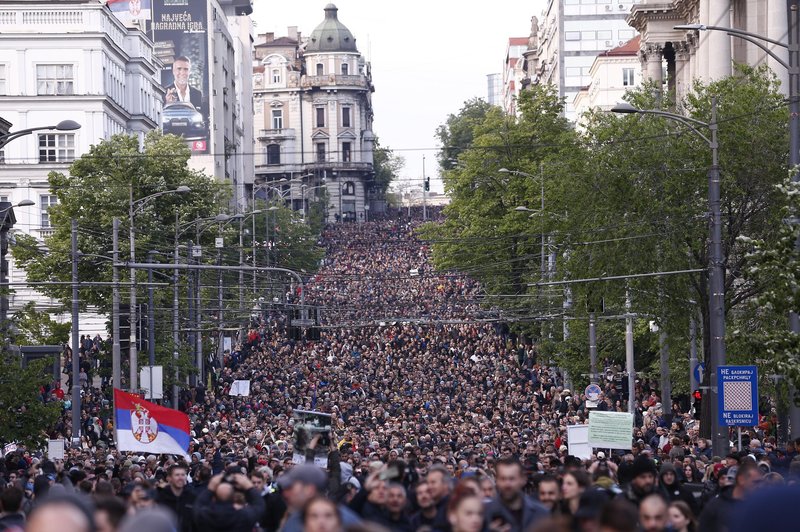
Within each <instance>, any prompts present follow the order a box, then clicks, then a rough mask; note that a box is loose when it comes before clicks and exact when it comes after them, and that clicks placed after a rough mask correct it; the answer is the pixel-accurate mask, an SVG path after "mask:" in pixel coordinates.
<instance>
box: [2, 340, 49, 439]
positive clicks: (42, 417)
mask: <svg viewBox="0 0 800 532" xmlns="http://www.w3.org/2000/svg"><path fill="white" fill-rule="evenodd" d="M50 368H52V365H51V362H50V361H47V360H36V361H34V362H31V363H30V364H28V367H26V368H22V367H20V362H19V360H18V359H17V358H16V357H13V356H10V355H8V354H7V353H2V354H0V405H3V407H2V408H0V443H10V442H16V443H20V444H23V445H25V446H26V447H27V448H29V449H39V448H41V447H42V445H43V444H44V442H45V441H46V440H47V433H46V432H45V427H51V426H53V424H54V423H55V422H56V420H57V419H58V416H59V413H60V404H61V403H59V402H49V403H45V402H43V401H42V392H41V389H42V387H43V386H45V385H47V384H50V383H51V380H52V374H48V370H49V369H50Z"/></svg>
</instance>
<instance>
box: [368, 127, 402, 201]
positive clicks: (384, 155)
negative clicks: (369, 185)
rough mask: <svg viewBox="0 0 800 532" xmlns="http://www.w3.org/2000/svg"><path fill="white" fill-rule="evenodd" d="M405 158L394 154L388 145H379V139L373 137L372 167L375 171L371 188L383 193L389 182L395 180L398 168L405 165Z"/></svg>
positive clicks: (400, 168)
mask: <svg viewBox="0 0 800 532" xmlns="http://www.w3.org/2000/svg"><path fill="white" fill-rule="evenodd" d="M405 164H406V161H405V158H404V157H403V156H401V155H397V154H395V153H394V152H393V151H392V149H391V148H390V147H388V146H385V147H384V146H381V144H380V141H379V139H377V138H376V139H375V149H374V150H373V152H372V168H373V171H374V172H375V180H374V184H373V188H374V189H375V191H376V192H377V193H379V194H385V193H386V190H387V189H388V188H389V184H390V183H391V182H392V181H395V180H396V179H397V177H398V174H399V172H400V170H402V169H403V167H404V166H405Z"/></svg>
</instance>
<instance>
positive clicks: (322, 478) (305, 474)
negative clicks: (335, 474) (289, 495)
mask: <svg viewBox="0 0 800 532" xmlns="http://www.w3.org/2000/svg"><path fill="white" fill-rule="evenodd" d="M295 482H301V483H303V484H309V485H312V486H316V487H317V489H319V490H324V489H325V486H326V485H327V483H328V478H327V475H326V474H325V472H324V471H323V470H322V469H320V468H318V467H317V466H313V465H310V464H300V465H297V466H295V467H293V468H292V469H291V470H290V471H289V472H288V473H286V474H285V475H282V476H280V477H279V478H278V486H280V487H281V488H282V489H286V488H289V487H291V486H292V485H293V484H294V483H295Z"/></svg>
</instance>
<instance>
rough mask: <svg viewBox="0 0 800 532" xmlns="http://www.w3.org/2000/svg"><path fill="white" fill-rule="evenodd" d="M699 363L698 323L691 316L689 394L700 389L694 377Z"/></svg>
mask: <svg viewBox="0 0 800 532" xmlns="http://www.w3.org/2000/svg"><path fill="white" fill-rule="evenodd" d="M697 363H698V360H697V323H696V322H695V320H694V316H689V393H694V391H695V390H697V389H699V388H700V383H699V382H697V379H696V378H695V377H694V368H696V367H697Z"/></svg>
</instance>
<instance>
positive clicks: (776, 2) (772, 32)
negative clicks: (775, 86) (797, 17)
mask: <svg viewBox="0 0 800 532" xmlns="http://www.w3.org/2000/svg"><path fill="white" fill-rule="evenodd" d="M766 36H767V37H769V38H770V39H774V40H776V41H781V42H788V40H789V20H788V13H787V4H786V0H767V34H766ZM765 44H766V45H767V47H768V48H769V50H770V51H771V52H774V53H775V54H776V55H777V56H778V57H780V58H781V59H782V60H784V61H785V62H786V63H787V64H788V63H789V51H788V50H787V49H786V48H781V47H780V46H775V45H774V44H769V43H765ZM767 65H769V68H771V69H772V71H773V72H775V75H776V76H778V79H779V80H781V92H782V93H783V94H785V95H788V94H789V70H788V69H787V68H785V67H783V66H782V65H781V64H780V63H778V62H777V61H775V60H774V59H773V58H771V57H769V56H768V57H767Z"/></svg>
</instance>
